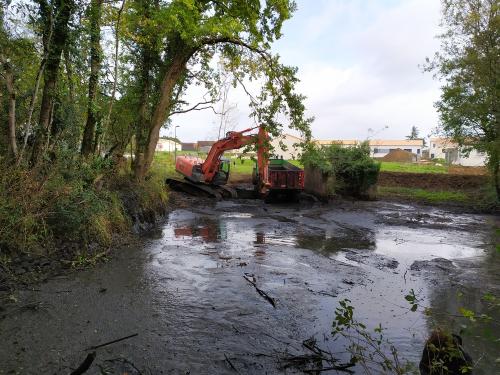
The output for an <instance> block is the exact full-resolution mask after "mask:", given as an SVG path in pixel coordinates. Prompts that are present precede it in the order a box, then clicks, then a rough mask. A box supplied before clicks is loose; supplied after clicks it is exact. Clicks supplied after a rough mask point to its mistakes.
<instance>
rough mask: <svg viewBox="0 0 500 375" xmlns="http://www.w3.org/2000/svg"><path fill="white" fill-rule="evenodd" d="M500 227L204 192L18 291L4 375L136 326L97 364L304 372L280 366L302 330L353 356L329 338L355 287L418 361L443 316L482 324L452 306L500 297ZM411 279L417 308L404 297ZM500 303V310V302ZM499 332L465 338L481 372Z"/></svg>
mask: <svg viewBox="0 0 500 375" xmlns="http://www.w3.org/2000/svg"><path fill="white" fill-rule="evenodd" d="M495 225H496V223H495V218H492V217H487V216H474V215H460V214H453V213H450V212H446V211H442V210H435V209H429V208H422V207H413V206H406V205H395V204H388V203H383V202H375V203H363V204H359V203H358V204H346V203H344V204H342V205H336V206H300V205H297V206H280V205H266V204H264V203H263V202H260V201H234V202H233V201H224V202H219V203H217V204H210V203H208V202H203V201H200V202H198V201H194V204H192V205H189V206H188V208H179V209H176V210H174V211H172V212H171V213H170V215H169V217H168V220H167V222H166V223H165V225H164V226H163V227H162V228H161V230H158V231H156V232H155V233H152V234H150V235H149V236H148V238H146V239H145V241H144V245H143V246H133V247H130V248H128V249H124V250H122V251H120V252H118V253H116V255H115V256H114V258H113V259H112V260H111V261H110V262H107V263H105V264H101V265H99V266H97V267H95V268H94V269H91V270H86V271H83V272H78V273H74V274H71V275H69V276H66V277H61V278H56V279H54V280H51V281H50V282H48V283H46V284H43V285H41V286H39V287H37V288H38V291H36V292H33V291H20V292H19V293H18V294H17V295H16V298H17V300H18V302H17V304H16V305H15V306H17V307H18V310H17V312H13V313H10V314H8V315H7V316H6V317H4V319H2V320H0V343H1V345H0V373H1V374H3V373H16V372H17V373H38V374H40V373H44V374H45V373H69V372H71V369H72V368H75V367H77V365H78V364H79V363H81V362H82V361H83V359H84V358H85V355H86V353H87V352H86V351H85V350H86V348H88V347H91V346H95V345H98V344H101V343H104V342H107V341H110V340H113V339H116V338H120V337H123V336H127V335H130V334H134V333H137V334H138V336H136V337H133V338H130V339H128V340H125V341H122V342H119V343H116V344H112V345H108V346H105V347H103V348H100V349H97V358H96V361H95V362H94V365H93V366H92V367H91V369H90V370H89V373H91V374H99V373H101V371H109V373H121V372H120V371H122V372H123V371H127V372H128V373H131V374H133V373H138V371H139V370H140V371H141V372H142V373H152V374H159V373H165V374H168V373H174V374H186V373H191V374H219V373H220V374H223V373H228V374H229V373H241V374H261V373H268V374H273V373H284V372H286V373H300V371H299V370H298V369H294V368H293V367H292V368H288V369H287V370H286V371H285V370H283V369H282V368H280V359H282V358H283V357H284V356H286V355H301V354H308V353H309V352H308V351H307V350H306V349H305V348H304V347H302V341H303V340H305V339H308V338H310V337H315V338H316V340H317V343H318V345H319V346H320V347H321V348H322V349H324V350H328V351H330V352H332V353H334V354H335V356H337V357H338V358H340V359H347V358H348V357H347V355H346V353H345V345H346V342H343V341H342V340H340V341H334V340H332V337H331V333H330V332H331V325H332V320H333V316H334V310H335V307H336V306H337V305H338V302H339V300H341V299H344V298H349V299H350V300H351V301H352V305H353V306H354V308H355V316H356V318H357V319H358V320H359V321H362V322H363V323H365V324H366V325H367V327H368V329H372V328H374V327H375V326H377V325H379V324H381V325H382V326H383V327H384V328H385V337H386V338H388V339H389V340H391V342H392V343H393V344H394V345H395V346H396V347H397V348H398V352H399V356H400V358H401V359H402V360H408V361H411V362H415V363H417V362H418V360H419V355H420V353H421V350H422V347H423V342H424V340H425V338H426V336H427V334H428V332H429V331H430V329H432V327H433V326H434V325H435V324H440V325H447V326H449V327H450V328H451V329H453V330H455V331H457V332H458V330H459V329H460V328H461V326H462V325H464V324H467V325H469V324H468V323H467V322H465V321H464V320H463V319H460V318H458V317H456V316H455V315H458V309H459V308H460V307H462V306H464V307H468V308H472V309H474V310H475V311H479V312H481V311H483V310H484V311H486V308H487V305H486V304H485V303H484V301H483V300H481V297H482V296H483V295H484V293H486V292H492V293H494V294H496V295H497V296H498V295H499V294H500V293H499V290H498V289H499V285H500V283H499V281H500V280H499V272H498V271H499V256H498V254H497V253H495V249H494V242H495V238H494V235H495V234H494V233H495V232H494V228H495ZM441 258H443V259H441ZM436 259H437V260H436ZM446 259H447V260H449V261H446ZM245 275H247V277H249V278H250V279H253V280H255V284H256V285H257V287H258V288H260V289H261V290H263V291H265V292H266V293H267V294H268V295H269V296H270V297H271V298H273V299H274V300H275V302H276V307H273V306H272V305H271V304H270V303H269V301H268V300H266V299H265V298H264V297H263V296H261V295H259V294H258V293H257V291H256V289H255V288H254V287H253V286H252V285H251V284H250V283H249V282H248V281H247V280H246V279H245V278H244V277H243V276H245ZM411 289H413V290H415V292H416V293H417V296H418V298H419V299H420V301H419V308H418V310H417V311H416V312H411V311H410V309H409V307H410V306H409V304H408V302H406V301H405V299H404V295H405V294H407V293H408V292H409V291H410V290H411ZM33 303H36V306H37V308H36V309H33V308H21V307H23V306H28V305H29V304H33ZM425 307H428V308H431V310H432V314H431V316H427V315H425V314H424V313H423V311H424V308H425ZM488 313H489V314H490V315H493V318H494V319H496V322H498V321H499V318H500V316H499V315H498V311H497V312H494V311H493V312H490V311H488ZM492 327H493V329H492V331H491V332H490V333H491V334H492V336H493V338H492V339H484V337H485V336H486V335H485V334H484V332H483V331H480V329H483V327H470V325H469V327H468V329H467V331H466V332H465V333H463V337H464V341H465V347H466V349H467V350H468V351H469V352H470V353H471V354H472V356H473V357H474V358H475V359H478V360H479V363H478V368H479V370H478V372H477V373H480V374H494V373H498V370H499V367H498V363H496V364H495V359H496V358H497V357H498V350H499V346H498V343H497V344H494V343H493V341H494V338H498V333H499V329H498V328H499V327H498V326H496V325H493V326H492ZM357 372H360V373H362V372H361V370H360V369H357Z"/></svg>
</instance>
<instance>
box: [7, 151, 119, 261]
mask: <svg viewBox="0 0 500 375" xmlns="http://www.w3.org/2000/svg"><path fill="white" fill-rule="evenodd" d="M49 166H50V172H47V170H49ZM0 168H2V170H3V171H5V172H4V173H3V174H2V175H1V176H0V249H2V250H3V252H9V253H11V254H12V253H16V252H24V253H33V254H42V253H44V254H48V253H50V252H52V251H53V250H54V249H55V245H56V243H58V241H60V240H63V241H75V242H78V243H81V244H83V245H84V247H86V245H88V244H89V243H91V242H95V243H97V244H99V245H101V246H109V244H110V243H111V239H112V234H113V233H115V232H120V231H123V230H125V229H126V228H128V219H127V217H126V215H125V213H124V210H123V205H122V202H121V201H120V199H118V195H117V194H116V193H114V192H111V191H109V190H107V189H106V188H105V187H104V186H103V183H102V182H101V181H102V180H103V179H104V177H105V176H106V175H107V174H108V173H109V172H110V170H112V164H111V162H109V161H106V160H104V159H102V158H94V159H92V160H89V161H83V160H81V159H80V158H65V157H58V158H57V160H56V161H46V162H45V163H42V165H41V166H40V168H37V169H36V170H27V169H24V168H22V167H19V168H13V167H12V166H9V167H7V166H6V165H1V163H0Z"/></svg>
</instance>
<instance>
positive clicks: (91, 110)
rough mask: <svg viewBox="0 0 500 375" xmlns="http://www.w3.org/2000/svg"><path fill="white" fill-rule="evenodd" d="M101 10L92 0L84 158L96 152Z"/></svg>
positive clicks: (100, 2) (96, 1)
mask: <svg viewBox="0 0 500 375" xmlns="http://www.w3.org/2000/svg"><path fill="white" fill-rule="evenodd" d="M101 8H102V0H92V1H91V3H90V78H89V97H88V105H87V123H86V124H85V130H84V131H83V140H82V150H81V153H82V155H83V156H88V155H90V154H91V153H92V152H93V151H94V137H95V128H96V124H97V109H96V94H97V84H98V82H99V71H100V69H101V45H100V40H101V26H100V23H101Z"/></svg>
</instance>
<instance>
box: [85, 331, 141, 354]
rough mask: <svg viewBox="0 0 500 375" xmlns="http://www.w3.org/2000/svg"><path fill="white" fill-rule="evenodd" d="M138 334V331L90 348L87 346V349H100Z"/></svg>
mask: <svg viewBox="0 0 500 375" xmlns="http://www.w3.org/2000/svg"><path fill="white" fill-rule="evenodd" d="M137 335H139V334H138V333H134V334H133V335H129V336H125V337H122V338H119V339H116V340H113V341H108V342H105V343H104V344H99V345H96V346H91V347H90V348H87V349H85V350H95V349H98V348H102V347H103V346H106V345H111V344H114V343H117V342H120V341H123V340H127V339H130V338H132V337H135V336H137Z"/></svg>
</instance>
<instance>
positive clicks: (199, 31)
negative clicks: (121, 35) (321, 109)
mask: <svg viewBox="0 0 500 375" xmlns="http://www.w3.org/2000/svg"><path fill="white" fill-rule="evenodd" d="M295 8H296V6H295V2H294V1H292V0H267V1H260V0H251V1H242V0H238V1H228V0H221V1H207V0H193V1H181V0H174V1H171V2H168V3H163V2H159V1H157V0H136V1H133V2H132V3H131V5H130V7H129V8H128V9H127V24H128V38H129V44H130V45H131V46H132V47H131V50H132V56H133V58H134V60H135V67H136V73H137V77H138V79H137V80H136V111H135V112H136V113H137V119H136V121H135V126H136V131H135V142H136V150H135V154H136V155H135V162H134V174H135V177H136V179H138V180H142V179H143V178H144V177H145V175H146V173H147V171H148V170H149V167H150V166H151V163H152V161H153V156H154V151H155V148H156V143H157V142H158V138H159V133H160V128H161V127H162V126H163V125H164V124H166V123H168V119H169V115H170V113H172V112H175V111H176V110H177V111H178V109H179V106H180V105H181V104H182V103H183V102H182V100H181V98H182V95H183V93H184V92H185V90H186V88H187V87H189V86H190V85H191V84H194V83H196V82H198V83H200V82H201V84H204V85H205V86H206V87H207V89H209V90H213V88H214V87H215V86H216V85H217V84H218V77H219V75H218V73H217V72H216V69H214V68H213V67H212V66H211V65H210V63H211V61H212V59H213V58H214V56H215V55H219V56H221V58H223V59H224V60H225V61H227V64H226V68H227V69H228V70H230V71H231V72H232V74H233V75H234V77H235V82H239V83H241V84H244V80H245V79H246V78H250V79H252V80H256V81H257V82H260V83H261V84H262V86H261V92H260V94H259V95H258V96H257V97H252V104H251V106H252V115H253V116H254V118H255V119H256V121H257V122H258V123H263V124H266V126H267V127H268V130H269V131H270V132H271V133H272V134H277V133H278V132H279V130H280V128H281V125H282V124H281V122H280V121H282V120H281V118H286V119H287V120H288V122H289V126H290V127H292V128H295V129H298V130H301V131H302V132H304V133H305V134H306V136H310V131H309V123H310V121H311V120H310V119H306V118H305V117H304V110H305V109H304V106H303V104H302V100H303V97H302V96H301V95H299V94H297V93H296V92H295V84H296V83H297V81H298V80H297V78H296V76H295V74H296V69H295V68H292V67H288V66H284V65H282V64H281V63H280V62H279V59H278V57H277V56H273V55H272V54H271V52H270V50H271V44H272V42H273V41H275V40H276V39H278V38H280V37H281V27H282V24H283V22H284V21H285V20H287V19H288V18H290V17H291V15H292V13H293V11H294V10H295ZM196 70H197V71H196ZM280 114H282V115H285V116H279V115H280ZM278 118H279V119H278Z"/></svg>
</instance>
